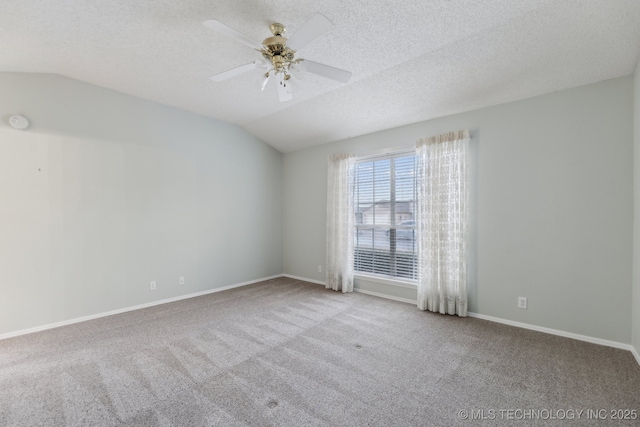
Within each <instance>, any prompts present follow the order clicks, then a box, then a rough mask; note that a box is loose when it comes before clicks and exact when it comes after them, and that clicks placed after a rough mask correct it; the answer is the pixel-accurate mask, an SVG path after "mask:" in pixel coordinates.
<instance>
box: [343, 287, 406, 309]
mask: <svg viewBox="0 0 640 427" xmlns="http://www.w3.org/2000/svg"><path fill="white" fill-rule="evenodd" d="M353 292H358V293H359V294H366V295H373V296H374V297H380V298H386V299H390V300H393V301H400V302H406V303H407V304H413V305H416V304H417V303H418V302H417V301H416V300H413V299H409V298H401V297H394V296H393V295H386V294H381V293H380V292H373V291H368V290H366V289H360V288H353Z"/></svg>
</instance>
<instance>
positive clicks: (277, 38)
mask: <svg viewBox="0 0 640 427" xmlns="http://www.w3.org/2000/svg"><path fill="white" fill-rule="evenodd" d="M270 28H271V31H272V32H273V33H274V35H273V36H272V37H267V38H266V39H264V40H263V41H262V45H263V46H264V48H263V49H262V55H263V56H264V57H265V59H266V60H267V61H269V62H271V64H272V65H273V68H274V69H275V70H276V72H280V71H284V70H285V69H286V68H288V66H289V65H290V64H291V63H292V62H293V58H294V55H295V51H293V50H291V49H289V48H288V47H287V39H286V38H284V37H282V34H283V33H284V32H285V29H284V26H282V24H272V25H271V27H270Z"/></svg>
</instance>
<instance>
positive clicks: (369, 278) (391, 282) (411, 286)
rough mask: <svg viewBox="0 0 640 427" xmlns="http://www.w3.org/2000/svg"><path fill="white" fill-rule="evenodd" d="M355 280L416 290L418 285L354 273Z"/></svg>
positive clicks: (410, 281)
mask: <svg viewBox="0 0 640 427" xmlns="http://www.w3.org/2000/svg"><path fill="white" fill-rule="evenodd" d="M353 276H354V277H355V278H356V279H359V280H366V281H368V282H376V283H384V284H385V285H391V286H398V287H400V288H409V289H417V288H418V283H417V282H416V281H413V280H401V279H390V278H388V277H382V276H375V275H373V274H371V275H369V274H362V273H356V274H354V275H353Z"/></svg>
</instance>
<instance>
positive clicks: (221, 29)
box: [202, 19, 262, 50]
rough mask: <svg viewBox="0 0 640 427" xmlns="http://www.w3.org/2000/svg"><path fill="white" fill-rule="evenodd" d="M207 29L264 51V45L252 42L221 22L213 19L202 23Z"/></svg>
mask: <svg viewBox="0 0 640 427" xmlns="http://www.w3.org/2000/svg"><path fill="white" fill-rule="evenodd" d="M202 25H204V26H205V27H209V28H211V29H212V30H214V31H217V32H218V33H220V34H222V35H225V36H227V37H231V38H232V39H234V40H237V41H239V42H240V43H242V44H245V45H247V46H249V47H250V48H252V49H258V50H260V49H262V45H261V44H260V43H258V42H256V41H253V40H251V39H250V38H249V37H247V36H245V35H244V34H242V33H241V32H239V31H236V30H234V29H233V28H231V27H228V26H226V25H224V24H223V23H222V22H220V21H216V20H215V19H211V20H209V21H204V22H203V23H202Z"/></svg>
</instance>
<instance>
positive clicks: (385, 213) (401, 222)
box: [354, 150, 417, 280]
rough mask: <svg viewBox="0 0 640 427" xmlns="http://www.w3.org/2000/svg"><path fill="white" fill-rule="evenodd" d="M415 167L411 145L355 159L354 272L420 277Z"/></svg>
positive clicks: (414, 278)
mask: <svg viewBox="0 0 640 427" xmlns="http://www.w3.org/2000/svg"><path fill="white" fill-rule="evenodd" d="M415 168H416V157H415V152H414V151H413V150H412V151H410V152H407V151H405V152H401V153H395V154H387V155H384V156H378V157H368V158H363V159H359V160H358V161H357V162H356V169H355V191H354V198H355V200H354V208H355V216H356V217H355V238H354V270H355V272H356V273H360V274H375V275H382V276H386V277H391V278H399V279H404V280H407V279H409V280H416V279H417V254H416V249H417V247H416V246H417V242H416V222H415V219H416V218H415V212H416V183H415Z"/></svg>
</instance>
